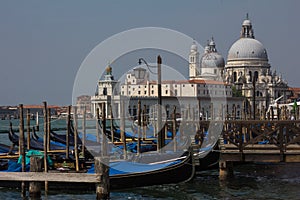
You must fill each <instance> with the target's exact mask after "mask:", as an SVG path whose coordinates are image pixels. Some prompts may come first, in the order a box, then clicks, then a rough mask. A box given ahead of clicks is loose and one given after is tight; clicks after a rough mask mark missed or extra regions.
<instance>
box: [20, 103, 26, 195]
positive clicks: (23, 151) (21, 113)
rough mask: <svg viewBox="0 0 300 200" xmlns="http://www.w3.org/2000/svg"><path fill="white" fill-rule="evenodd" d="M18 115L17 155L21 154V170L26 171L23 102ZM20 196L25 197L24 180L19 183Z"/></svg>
mask: <svg viewBox="0 0 300 200" xmlns="http://www.w3.org/2000/svg"><path fill="white" fill-rule="evenodd" d="M19 117H20V125H19V134H20V136H19V153H20V154H19V155H21V156H22V172H26V164H25V144H24V143H25V141H24V116H23V104H20V105H19ZM21 196H22V198H25V197H26V187H25V182H24V181H22V183H21Z"/></svg>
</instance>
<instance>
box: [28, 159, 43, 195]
mask: <svg viewBox="0 0 300 200" xmlns="http://www.w3.org/2000/svg"><path fill="white" fill-rule="evenodd" d="M41 171H42V160H41V158H40V157H39V156H31V157H30V172H41ZM29 196H30V197H31V198H33V199H40V198H41V182H38V181H33V182H30V183H29Z"/></svg>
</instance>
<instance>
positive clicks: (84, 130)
mask: <svg viewBox="0 0 300 200" xmlns="http://www.w3.org/2000/svg"><path fill="white" fill-rule="evenodd" d="M82 132H83V136H82V150H81V151H82V155H83V156H84V155H85V137H86V106H84V110H83V121H82Z"/></svg>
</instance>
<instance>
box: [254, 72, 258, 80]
mask: <svg viewBox="0 0 300 200" xmlns="http://www.w3.org/2000/svg"><path fill="white" fill-rule="evenodd" d="M254 78H255V82H256V81H257V80H258V71H255V72H254Z"/></svg>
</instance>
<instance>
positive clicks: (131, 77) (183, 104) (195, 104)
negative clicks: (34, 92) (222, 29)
mask: <svg viewBox="0 0 300 200" xmlns="http://www.w3.org/2000/svg"><path fill="white" fill-rule="evenodd" d="M187 67H188V69H189V79H188V80H178V81H177V80H164V81H162V83H161V86H162V107H163V109H162V111H163V113H162V114H163V117H165V118H170V117H171V114H172V113H173V109H174V106H176V109H177V110H176V112H177V114H178V115H180V116H181V117H182V118H185V119H186V118H194V117H197V118H198V117H200V116H201V117H204V118H206V119H224V118H225V117H228V116H225V115H226V114H229V115H231V116H235V117H236V118H246V116H251V117H252V116H253V117H254V116H255V115H256V116H258V115H259V114H263V113H264V112H266V110H267V108H268V106H269V105H270V104H272V103H273V102H274V100H275V99H277V98H279V97H280V96H283V97H282V100H283V101H286V100H287V98H288V96H289V95H290V93H291V92H290V90H289V87H288V84H287V82H285V81H284V80H283V79H282V77H281V76H279V75H277V74H276V71H274V72H272V71H271V66H270V64H269V60H268V55H267V51H266V49H265V48H264V46H263V45H262V43H261V42H259V41H258V40H256V39H255V37H254V31H253V27H252V23H251V21H250V20H249V19H248V15H247V17H246V19H245V20H244V21H243V23H242V30H241V35H240V38H239V39H238V40H237V41H236V42H234V43H233V44H232V46H231V47H230V49H229V51H228V56H227V62H226V64H225V60H224V58H223V57H222V55H221V54H219V53H218V51H217V49H216V43H215V41H214V39H213V38H212V39H211V40H209V41H208V42H207V45H206V47H205V51H204V53H203V55H200V53H199V51H198V47H197V45H196V44H195V42H194V43H193V44H192V45H191V48H190V52H189V66H187ZM149 77H150V76H149V72H148V71H147V70H146V69H144V68H142V67H137V68H135V69H133V70H132V71H131V72H129V73H127V74H126V79H125V82H124V83H120V82H118V81H115V80H114V79H113V76H112V69H111V67H110V66H108V67H107V70H106V75H105V76H104V80H99V81H98V90H97V92H96V94H95V96H92V98H91V101H92V112H93V114H94V116H95V113H96V109H97V108H100V106H99V105H100V103H104V102H105V103H106V110H109V109H108V108H109V107H110V106H112V107H113V112H114V115H113V116H114V117H120V113H119V111H120V109H121V107H120V106H121V103H122V105H124V109H125V111H126V117H130V118H136V116H137V106H138V100H141V104H142V106H144V107H143V108H144V109H145V112H146V113H147V114H149V117H152V118H155V115H154V114H155V113H156V109H157V107H156V106H155V105H157V99H158V85H157V82H156V81H151V80H150V79H149ZM254 110H255V114H254V112H253V111H254ZM109 115H111V114H110V113H109V112H107V116H109ZM256 119H258V117H257V118H256Z"/></svg>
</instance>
